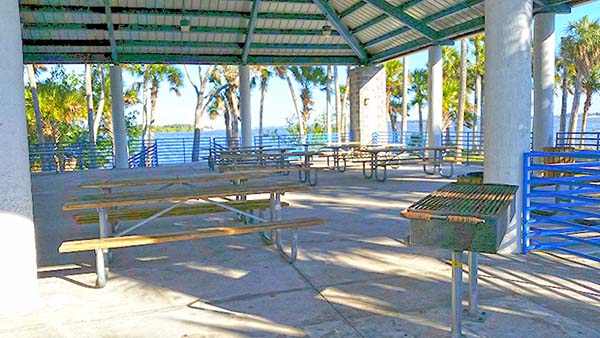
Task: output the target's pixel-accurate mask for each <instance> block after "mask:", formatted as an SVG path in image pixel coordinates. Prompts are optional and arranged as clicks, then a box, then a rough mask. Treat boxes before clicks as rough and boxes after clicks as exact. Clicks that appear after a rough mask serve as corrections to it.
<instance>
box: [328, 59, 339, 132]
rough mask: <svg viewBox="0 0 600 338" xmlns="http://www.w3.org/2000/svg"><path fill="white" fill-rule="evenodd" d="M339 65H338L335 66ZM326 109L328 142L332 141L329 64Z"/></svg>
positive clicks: (329, 69) (329, 67) (329, 68)
mask: <svg viewBox="0 0 600 338" xmlns="http://www.w3.org/2000/svg"><path fill="white" fill-rule="evenodd" d="M335 67H337V66H335ZM325 97H326V98H325V101H326V103H325V105H326V106H325V111H326V114H325V115H326V118H327V143H331V66H330V65H328V66H327V77H326V79H325Z"/></svg>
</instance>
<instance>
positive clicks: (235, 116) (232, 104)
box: [227, 87, 240, 147]
mask: <svg viewBox="0 0 600 338" xmlns="http://www.w3.org/2000/svg"><path fill="white" fill-rule="evenodd" d="M236 89H237V88H235V87H230V88H229V89H228V90H227V96H228V97H227V101H228V102H229V113H230V114H231V116H230V117H231V121H230V122H231V141H232V144H233V145H234V147H239V146H240V132H239V116H240V114H239V110H238V98H237V95H236V93H235V92H236Z"/></svg>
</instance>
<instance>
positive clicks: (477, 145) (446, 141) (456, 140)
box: [442, 131, 483, 165]
mask: <svg viewBox="0 0 600 338" xmlns="http://www.w3.org/2000/svg"><path fill="white" fill-rule="evenodd" d="M442 145H443V146H459V145H460V149H459V150H457V152H456V156H457V159H459V160H460V161H461V162H463V163H465V164H466V165H470V164H471V163H483V133H480V132H477V133H473V132H470V131H468V132H462V133H456V132H450V133H448V132H444V133H442Z"/></svg>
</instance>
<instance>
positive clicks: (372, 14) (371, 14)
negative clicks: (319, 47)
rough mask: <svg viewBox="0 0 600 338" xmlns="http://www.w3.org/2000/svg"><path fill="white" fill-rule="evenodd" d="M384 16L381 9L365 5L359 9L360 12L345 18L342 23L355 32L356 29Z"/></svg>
mask: <svg viewBox="0 0 600 338" xmlns="http://www.w3.org/2000/svg"><path fill="white" fill-rule="evenodd" d="M381 14H383V12H382V11H380V10H379V9H377V8H375V7H373V6H371V5H365V6H362V7H361V8H359V9H358V10H356V11H354V12H352V14H350V15H348V16H346V17H344V18H343V19H342V22H343V23H344V24H345V25H346V26H347V27H349V28H350V29H351V30H354V29H355V28H356V27H358V26H360V25H362V24H364V23H366V22H369V21H371V20H372V19H374V18H376V17H378V16H380V15H381Z"/></svg>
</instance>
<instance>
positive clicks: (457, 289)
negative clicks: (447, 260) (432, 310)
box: [451, 251, 463, 338]
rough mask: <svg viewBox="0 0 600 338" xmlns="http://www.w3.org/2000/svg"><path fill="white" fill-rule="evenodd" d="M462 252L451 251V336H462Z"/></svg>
mask: <svg viewBox="0 0 600 338" xmlns="http://www.w3.org/2000/svg"><path fill="white" fill-rule="evenodd" d="M462 256H463V254H462V252H461V251H452V262H451V264H452V312H451V317H452V327H451V336H452V338H461V336H462V311H463V310H462Z"/></svg>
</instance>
